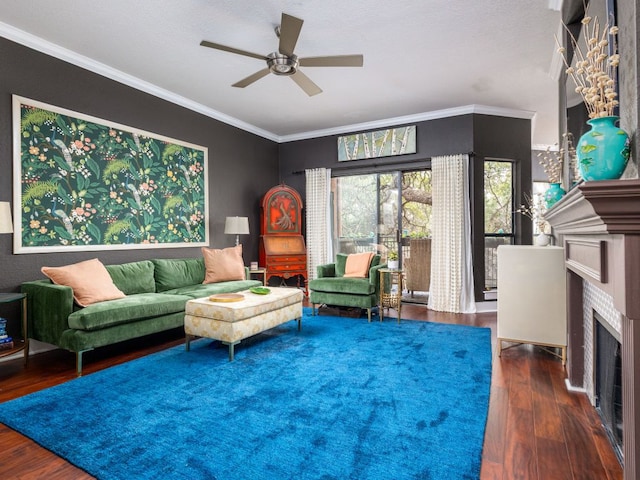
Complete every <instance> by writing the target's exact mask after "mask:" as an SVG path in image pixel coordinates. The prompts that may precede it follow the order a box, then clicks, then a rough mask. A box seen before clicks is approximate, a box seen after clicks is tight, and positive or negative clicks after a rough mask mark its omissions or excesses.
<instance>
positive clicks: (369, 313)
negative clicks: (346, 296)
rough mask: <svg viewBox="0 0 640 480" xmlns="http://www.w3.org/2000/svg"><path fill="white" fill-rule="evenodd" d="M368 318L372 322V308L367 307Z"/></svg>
mask: <svg viewBox="0 0 640 480" xmlns="http://www.w3.org/2000/svg"><path fill="white" fill-rule="evenodd" d="M367 319H368V320H369V323H371V309H370V308H367Z"/></svg>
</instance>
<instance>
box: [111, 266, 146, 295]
mask: <svg viewBox="0 0 640 480" xmlns="http://www.w3.org/2000/svg"><path fill="white" fill-rule="evenodd" d="M105 267H106V269H107V272H109V275H110V276H111V280H113V283H114V284H115V286H116V287H118V288H119V289H120V290H122V292H124V294H125V295H133V294H136V293H155V291H156V281H155V279H154V278H153V263H152V262H151V261H150V260H142V261H140V262H131V263H123V264H121V265H105Z"/></svg>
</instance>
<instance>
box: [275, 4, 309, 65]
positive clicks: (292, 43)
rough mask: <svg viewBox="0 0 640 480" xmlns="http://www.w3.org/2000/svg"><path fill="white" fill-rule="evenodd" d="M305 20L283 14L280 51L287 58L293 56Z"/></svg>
mask: <svg viewBox="0 0 640 480" xmlns="http://www.w3.org/2000/svg"><path fill="white" fill-rule="evenodd" d="M303 23H304V20H302V19H300V18H296V17H292V16H291V15H287V14H286V13H284V12H283V13H282V20H281V22H280V45H278V51H279V52H280V53H281V54H283V55H287V56H289V57H290V56H291V55H293V50H294V49H295V48H296V43H298V37H299V36H300V30H301V29H302V24H303Z"/></svg>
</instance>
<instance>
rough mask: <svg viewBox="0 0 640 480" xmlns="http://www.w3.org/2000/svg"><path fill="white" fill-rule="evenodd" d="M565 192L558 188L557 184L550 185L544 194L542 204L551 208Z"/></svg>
mask: <svg viewBox="0 0 640 480" xmlns="http://www.w3.org/2000/svg"><path fill="white" fill-rule="evenodd" d="M566 193H567V192H565V191H564V188H562V187H561V186H560V184H559V183H552V184H551V185H549V188H548V189H547V191H546V192H545V194H544V203H545V204H546V205H547V208H551V207H552V206H553V205H555V203H556V202H557V201H558V200H560V199H561V198H562V197H564V196H565V194H566Z"/></svg>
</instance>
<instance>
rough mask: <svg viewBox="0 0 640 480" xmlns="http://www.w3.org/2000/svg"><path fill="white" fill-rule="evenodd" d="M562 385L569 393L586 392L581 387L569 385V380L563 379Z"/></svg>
mask: <svg viewBox="0 0 640 480" xmlns="http://www.w3.org/2000/svg"><path fill="white" fill-rule="evenodd" d="M564 384H565V385H566V386H567V390H568V391H570V392H578V393H585V394H586V393H587V390H586V389H585V388H583V387H574V386H573V385H571V383H569V379H568V378H565V379H564Z"/></svg>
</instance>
